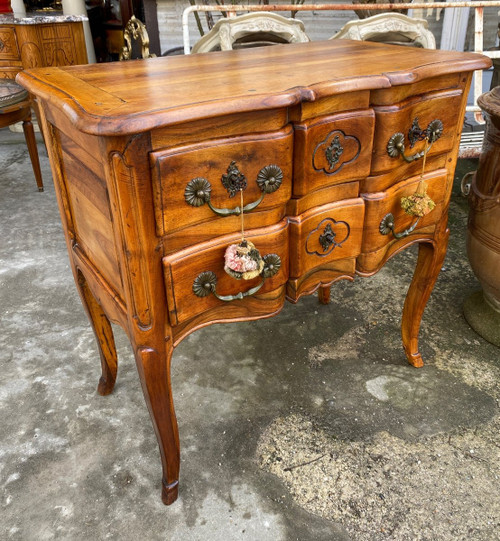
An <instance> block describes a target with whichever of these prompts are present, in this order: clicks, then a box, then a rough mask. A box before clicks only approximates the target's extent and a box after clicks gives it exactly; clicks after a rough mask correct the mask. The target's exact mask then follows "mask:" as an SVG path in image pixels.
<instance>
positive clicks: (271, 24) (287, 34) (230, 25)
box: [191, 11, 310, 53]
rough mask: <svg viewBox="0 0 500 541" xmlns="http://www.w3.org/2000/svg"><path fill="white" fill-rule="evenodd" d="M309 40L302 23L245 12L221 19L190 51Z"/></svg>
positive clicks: (277, 16)
mask: <svg viewBox="0 0 500 541" xmlns="http://www.w3.org/2000/svg"><path fill="white" fill-rule="evenodd" d="M306 41H310V40H309V37H308V36H307V34H306V32H305V28H304V23H303V22H302V21H299V20H298V19H289V18H286V17H283V16H282V15H278V14H276V13H269V12H263V11H261V12H258V13H246V14H245V15H239V16H238V17H229V18H222V19H220V20H219V21H217V23H216V24H215V25H214V27H213V28H212V30H210V32H208V33H207V34H205V35H204V36H203V37H202V38H201V39H200V40H199V41H198V42H197V43H195V45H194V46H193V49H192V51H191V52H192V53H208V52H211V51H228V50H231V49H241V48H246V47H259V46H263V45H275V44H278V43H298V42H306Z"/></svg>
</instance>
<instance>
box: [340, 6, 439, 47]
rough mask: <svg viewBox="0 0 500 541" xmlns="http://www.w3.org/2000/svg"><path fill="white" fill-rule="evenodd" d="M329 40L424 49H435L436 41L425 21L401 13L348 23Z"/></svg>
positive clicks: (382, 14) (374, 16) (381, 14)
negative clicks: (375, 42)
mask: <svg viewBox="0 0 500 541" xmlns="http://www.w3.org/2000/svg"><path fill="white" fill-rule="evenodd" d="M330 39H353V40H358V41H383V42H384V43H397V44H398V45H411V46H413V47H422V48H424V49H435V48H436V40H435V39H434V34H433V33H432V32H431V31H430V30H429V27H428V24H427V21H426V20H425V19H414V18H413V17H408V16H407V15H403V14H402V13H380V14H378V15H373V17H368V18H367V19H360V20H356V21H349V22H348V23H346V24H345V25H344V26H343V27H342V28H341V30H340V32H337V33H336V34H335V35H334V36H332V37H331V38H330Z"/></svg>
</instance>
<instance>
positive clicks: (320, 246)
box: [290, 197, 364, 278]
mask: <svg viewBox="0 0 500 541" xmlns="http://www.w3.org/2000/svg"><path fill="white" fill-rule="evenodd" d="M363 215H364V201H363V199H361V198H359V197H358V198H356V199H347V200H345V201H341V202H337V203H332V204H330V205H324V206H322V207H317V208H315V209H312V210H310V211H307V212H305V213H304V214H301V215H300V216H297V217H296V218H292V219H291V220H290V247H291V248H290V249H291V254H290V276H291V277H292V278H297V277H299V276H302V275H303V274H306V273H308V272H309V271H311V270H312V269H314V268H316V267H320V266H322V265H325V264H327V263H329V262H330V261H334V260H337V259H345V258H350V257H356V256H357V255H358V254H359V253H360V251H361V238H362V233H363Z"/></svg>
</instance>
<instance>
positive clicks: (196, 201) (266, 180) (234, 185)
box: [184, 161, 283, 217]
mask: <svg viewBox="0 0 500 541" xmlns="http://www.w3.org/2000/svg"><path fill="white" fill-rule="evenodd" d="M256 182H257V184H258V186H259V188H260V190H261V192H262V194H261V196H260V197H259V198H258V199H257V200H256V201H253V202H252V203H248V204H247V205H245V206H244V207H243V209H242V208H241V207H239V206H237V207H234V208H232V209H228V208H217V207H214V206H213V205H212V203H211V201H210V197H211V192H212V185H211V184H210V182H209V181H208V180H207V179H206V178H203V177H196V178H193V179H192V180H190V181H189V182H188V184H187V186H186V189H185V190H184V199H185V201H186V203H187V204H188V205H191V206H192V207H201V206H202V205H204V204H205V203H206V204H207V205H208V206H209V207H210V209H211V210H212V211H213V212H214V213H215V214H217V216H222V217H225V216H239V215H240V214H241V213H242V212H250V211H252V210H254V209H255V208H257V207H258V206H259V205H260V203H261V202H262V200H263V199H264V196H265V195H266V194H270V193H273V192H275V191H276V190H277V189H278V188H279V187H280V186H281V183H282V182H283V171H282V170H281V168H280V167H278V166H277V165H266V166H265V167H263V168H262V169H261V170H260V171H259V173H258V175H257V179H256ZM222 184H223V186H224V187H225V188H226V189H227V190H228V192H229V196H230V197H233V196H234V195H235V194H236V193H237V191H239V190H244V189H245V188H246V185H247V181H246V177H245V176H244V175H243V174H242V173H241V172H240V171H239V169H238V167H237V166H236V163H235V162H234V161H233V162H231V164H230V165H229V167H228V168H227V174H224V175H222Z"/></svg>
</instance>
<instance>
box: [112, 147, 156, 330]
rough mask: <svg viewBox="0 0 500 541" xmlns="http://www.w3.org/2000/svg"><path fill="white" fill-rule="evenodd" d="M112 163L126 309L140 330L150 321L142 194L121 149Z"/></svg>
mask: <svg viewBox="0 0 500 541" xmlns="http://www.w3.org/2000/svg"><path fill="white" fill-rule="evenodd" d="M110 158H111V164H112V168H113V175H114V180H115V188H116V189H117V197H118V207H119V208H118V209H117V210H118V213H119V214H120V233H121V241H122V249H123V254H124V258H123V262H124V265H125V268H124V269H123V279H124V281H125V283H126V289H127V291H128V293H129V296H130V297H129V299H128V301H129V303H130V306H129V310H131V312H132V316H133V318H134V319H135V320H136V321H137V324H138V326H139V328H140V329H141V330H147V329H149V328H151V326H152V324H153V318H152V310H151V290H150V281H149V279H148V277H149V269H148V262H147V258H148V253H147V251H146V246H147V239H145V232H144V230H143V227H142V220H141V214H140V209H139V205H140V204H141V201H142V198H141V193H140V188H139V180H138V178H137V171H136V169H135V168H134V166H133V165H132V164H129V163H128V162H127V158H126V156H125V155H124V154H122V153H120V152H117V151H116V152H112V153H111V156H110Z"/></svg>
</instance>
